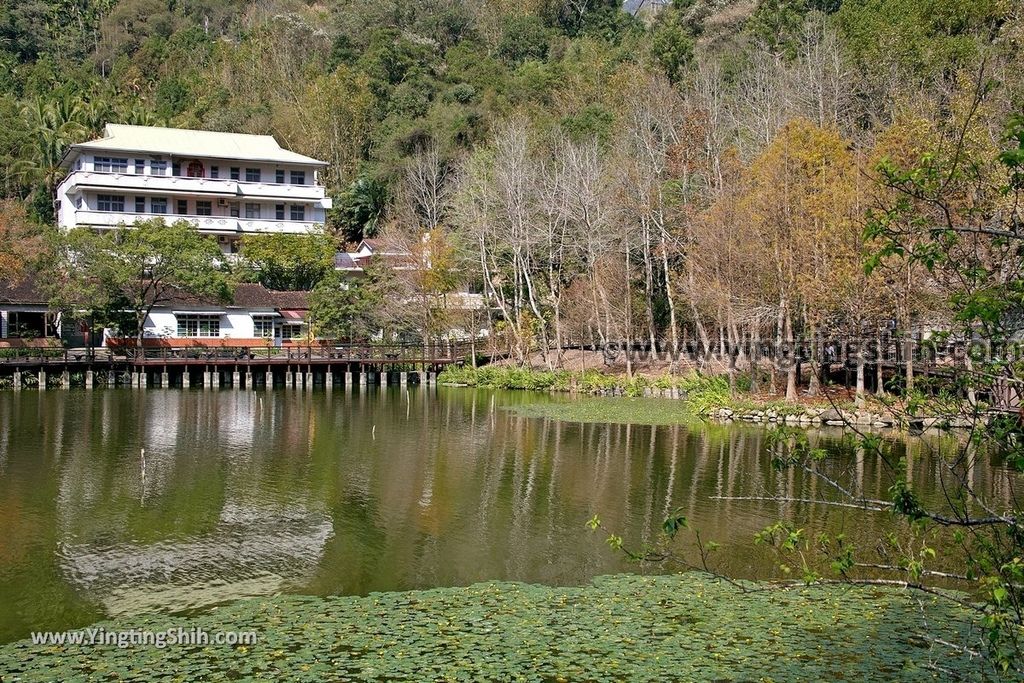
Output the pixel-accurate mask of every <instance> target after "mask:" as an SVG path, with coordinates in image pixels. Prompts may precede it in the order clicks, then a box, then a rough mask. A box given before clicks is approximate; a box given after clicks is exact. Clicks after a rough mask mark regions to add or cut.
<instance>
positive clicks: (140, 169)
mask: <svg viewBox="0 0 1024 683" xmlns="http://www.w3.org/2000/svg"><path fill="white" fill-rule="evenodd" d="M145 172H146V160H145V159H136V160H135V174H136V175H142V174H144V173H145Z"/></svg>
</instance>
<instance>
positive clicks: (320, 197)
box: [61, 171, 331, 209]
mask: <svg viewBox="0 0 1024 683" xmlns="http://www.w3.org/2000/svg"><path fill="white" fill-rule="evenodd" d="M61 185H62V186H64V187H65V188H66V189H67V190H70V189H72V188H75V187H82V188H95V189H100V190H111V189H116V190H118V191H122V190H123V191H142V192H150V193H166V194H204V195H214V196H221V197H236V198H241V199H244V198H250V199H257V198H265V199H279V200H284V201H303V202H315V203H318V204H320V205H321V206H323V207H324V208H328V209H329V208H330V207H331V200H330V198H329V197H326V196H325V192H324V188H322V187H320V186H319V185H286V184H279V183H266V182H247V181H243V180H230V179H226V178H192V177H188V176H161V175H139V174H135V173H107V172H102V171H74V172H72V173H70V174H69V175H68V176H67V177H66V178H65V179H64V181H63V182H62V183H61Z"/></svg>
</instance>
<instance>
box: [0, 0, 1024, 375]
mask: <svg viewBox="0 0 1024 683" xmlns="http://www.w3.org/2000/svg"><path fill="white" fill-rule="evenodd" d="M0 37H2V41H0V49H2V52H0V59H2V61H3V69H0V84H2V89H3V95H2V100H0V107H2V111H3V120H4V122H5V125H4V126H3V128H2V130H0V157H2V162H0V169H2V174H3V178H2V187H3V192H4V194H5V195H6V196H7V197H9V198H16V199H19V200H24V201H25V202H26V205H27V207H28V215H29V217H31V218H32V219H34V220H37V221H41V222H48V221H51V220H52V204H51V200H52V196H51V193H52V188H53V187H54V184H55V183H56V182H57V181H58V179H59V171H58V168H57V164H58V161H59V159H60V158H61V155H62V153H63V151H64V150H65V148H66V146H67V145H68V144H69V143H71V142H75V141H80V140H84V139H87V138H89V137H90V136H95V135H97V134H98V132H99V130H100V129H101V126H102V125H103V123H105V122H107V121H114V122H129V123H147V124H161V125H171V126H180V127H197V128H207V129H216V130H224V131H237V132H251V133H272V134H274V135H275V136H276V137H277V138H278V140H279V141H280V142H281V143H282V144H284V145H286V146H288V147H290V148H292V149H294V150H296V151H299V152H302V153H306V154H309V155H313V156H316V157H319V158H322V159H326V160H328V161H329V162H330V163H331V167H330V170H329V172H328V173H327V174H326V182H327V184H328V186H329V188H330V191H331V193H332V194H333V195H334V196H335V198H336V200H335V205H336V207H337V208H336V210H335V211H334V213H333V215H332V216H331V218H330V220H329V225H328V226H327V227H328V228H329V230H330V232H331V233H332V234H335V235H338V236H340V237H341V238H342V239H348V240H356V239H358V238H360V237H362V236H366V235H374V234H389V235H392V236H393V237H395V238H397V239H413V241H414V243H415V239H416V237H415V236H416V235H418V234H420V233H422V232H423V231H431V233H432V234H433V235H434V240H435V241H434V245H435V250H436V251H435V255H437V254H440V253H442V247H441V245H444V246H445V249H444V250H443V251H444V253H445V254H447V255H449V256H450V258H448V259H443V260H442V259H435V261H437V262H438V263H437V270H438V271H441V272H440V276H439V277H436V278H434V280H433V281H431V282H429V283H425V284H424V285H423V286H424V287H427V288H433V289H435V290H436V292H435V293H439V294H444V293H445V291H447V290H450V289H451V288H452V287H453V286H454V284H453V283H454V282H455V281H456V280H458V279H462V280H466V279H476V280H478V281H480V282H486V283H487V290H488V293H489V294H490V295H492V297H493V301H494V307H495V309H496V311H497V312H498V315H499V317H500V320H501V321H502V322H501V323H500V325H501V329H502V330H503V331H504V332H505V333H506V335H505V337H506V338H507V339H508V340H509V348H510V350H511V351H512V352H513V354H515V355H518V356H519V357H520V358H522V357H525V354H527V353H528V351H529V350H530V349H536V348H540V349H541V350H542V351H546V350H547V349H548V348H552V347H560V346H562V345H563V344H564V342H565V341H566V339H568V338H570V337H571V338H575V339H577V340H579V339H581V338H587V339H593V340H594V341H598V342H603V341H608V340H613V339H614V340H623V339H625V340H629V341H649V342H651V343H652V344H661V345H666V344H671V345H673V346H676V345H678V344H680V343H681V342H682V341H683V340H695V341H699V343H700V344H701V345H702V346H703V348H705V349H706V350H713V349H724V348H725V345H726V344H727V343H737V342H740V341H744V340H753V339H773V338H774V339H777V340H781V339H783V338H788V337H791V336H794V335H796V334H804V335H807V336H808V337H813V336H814V335H815V334H818V333H821V332H835V331H845V332H849V333H852V332H855V333H857V334H869V335H872V334H874V333H875V331H877V330H878V329H880V327H879V326H880V325H883V323H884V324H887V325H889V326H890V327H891V326H892V325H891V323H888V322H884V321H891V320H896V321H898V326H899V329H901V330H904V331H909V330H912V329H913V327H914V326H915V325H920V324H926V323H932V322H934V321H936V320H942V319H944V318H945V317H948V316H949V315H951V313H950V311H949V301H950V295H951V293H953V292H954V291H956V287H957V286H959V284H962V282H960V283H958V282H954V281H953V280H954V279H955V278H952V276H949V277H947V276H938V275H934V274H933V275H928V276H926V273H927V272H928V271H929V270H930V268H929V267H928V266H929V265H931V266H934V265H935V260H936V259H935V258H934V257H933V258H931V260H930V261H928V260H927V259H926V260H925V261H922V260H915V259H904V260H901V261H894V260H892V259H889V258H885V257H886V256H893V255H905V254H907V253H908V251H909V249H908V244H909V242H907V239H909V240H911V241H912V242H913V243H914V244H917V245H924V246H927V245H933V244H934V238H935V235H934V234H931V233H928V234H919V235H916V236H915V235H910V236H908V235H907V234H906V230H907V229H909V230H913V229H915V228H916V227H920V226H921V225H922V221H923V222H924V223H925V224H926V223H928V222H929V221H932V220H939V221H944V222H946V223H949V225H950V226H954V225H955V226H957V227H963V226H964V225H969V224H970V225H975V224H990V223H991V222H992V221H993V220H995V221H996V222H998V221H999V220H1002V219H1004V218H1006V217H1007V216H1009V215H1011V214H1012V215H1015V213H1014V211H1015V208H1008V207H1010V205H1009V204H1007V202H1009V201H1010V200H1009V199H1007V197H1008V196H1009V194H1008V193H1007V188H1009V187H1010V185H1009V184H1008V182H1007V178H1009V177H1011V176H1012V175H1013V173H1015V171H1014V170H1013V168H1012V167H1010V166H1008V165H1007V163H1006V157H1005V155H1004V157H1003V158H1002V159H1000V152H1001V151H1005V150H1006V149H1009V148H1013V147H1014V144H1015V143H1014V139H1013V138H1012V137H1011V138H1007V137H1006V131H1007V130H1008V126H1010V125H1011V121H1012V115H1013V113H1014V112H1015V111H1019V110H1020V96H1021V88H1022V85H1024V79H1022V77H1021V75H1020V74H1021V72H1022V69H1021V66H1022V64H1021V58H1020V50H1019V47H1020V39H1021V18H1020V5H1019V3H1017V2H1012V1H1011V0H845V1H843V2H840V0H762V1H761V2H731V1H728V0H678V1H677V2H675V3H674V4H672V5H670V6H666V7H664V8H663V9H662V10H661V11H652V10H650V9H649V8H648V9H644V10H641V11H640V12H639V14H637V15H634V14H631V13H628V12H625V11H622V10H621V9H620V8H619V7H618V6H617V4H616V3H609V2H602V1H600V0H535V1H533V2H525V3H523V2H506V1H503V0H494V1H490V2H466V1H463V0H434V1H432V2H415V3H414V2H396V1H389V0H352V1H347V2H346V1H333V0H332V1H329V2H320V3H305V2H298V1H289V0H280V1H274V0H267V1H264V2H242V1H240V0H232V1H230V2H213V1H212V0H169V1H167V0H122V1H120V2H116V1H114V0H78V1H72V0H27V1H25V2H7V3H6V4H5V6H4V8H3V10H2V14H0ZM928 173H932V174H933V176H934V177H931V176H928ZM943 173H947V175H945V176H943V175H942V174H943ZM929 177H931V180H928V178H929ZM915 183H924V184H923V185H921V186H920V187H918V186H917V185H915ZM929 183H931V184H929ZM11 206H12V205H8V213H10V212H11V211H12V210H13V209H12V208H11ZM1007 211H1009V213H1007ZM15 213H16V212H15ZM911 214H913V215H911ZM12 221H13V219H10V220H9V221H8V222H9V223H11V222H12ZM866 230H867V232H865V231H866ZM901 231H903V232H901ZM866 235H867V236H866ZM945 246H946V247H947V249H946V251H945V252H944V253H946V254H947V255H948V254H951V253H955V249H953V248H952V245H950V244H946V245H945ZM883 252H884V253H883ZM975 253H977V250H976V249H975ZM870 257H874V258H875V262H874V265H875V266H876V267H875V268H873V269H869V270H871V273H870V274H866V272H865V269H864V267H863V264H864V263H865V260H866V259H869V258H870ZM992 258H995V257H994V256H991V254H990V255H989V256H985V257H979V259H980V261H979V262H982V261H983V262H985V263H986V264H988V266H991V264H992ZM444 268H448V272H447V274H446V273H445V272H444ZM456 275H457V277H456ZM443 327H444V325H443V324H439V328H443ZM549 362H550V363H556V362H557V359H555V360H551V361H549ZM908 378H909V375H908ZM790 379H791V380H794V379H795V378H794V377H793V376H791V377H790Z"/></svg>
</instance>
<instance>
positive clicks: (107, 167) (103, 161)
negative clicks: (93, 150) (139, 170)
mask: <svg viewBox="0 0 1024 683" xmlns="http://www.w3.org/2000/svg"><path fill="white" fill-rule="evenodd" d="M93 169H94V170H96V171H99V172H100V173H127V172H128V160H127V159H116V158H113V157H96V158H95V159H93Z"/></svg>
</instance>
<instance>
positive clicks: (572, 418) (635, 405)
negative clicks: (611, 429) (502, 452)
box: [506, 396, 696, 425]
mask: <svg viewBox="0 0 1024 683" xmlns="http://www.w3.org/2000/svg"><path fill="white" fill-rule="evenodd" d="M506 409H507V410H510V411H512V412H514V413H517V414H519V415H523V416H525V417H546V418H550V419H552V420H562V421H566V422H599V423H602V424H609V423H614V424H637V425H673V424H685V423H687V422H693V421H694V419H696V418H695V417H694V413H693V412H692V411H690V410H689V409H688V408H687V405H686V403H685V402H684V401H678V400H675V399H670V398H632V397H628V396H616V397H614V398H604V397H600V398H592V397H583V398H572V399H567V400H553V401H550V402H545V403H523V404H519V405H511V406H506Z"/></svg>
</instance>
